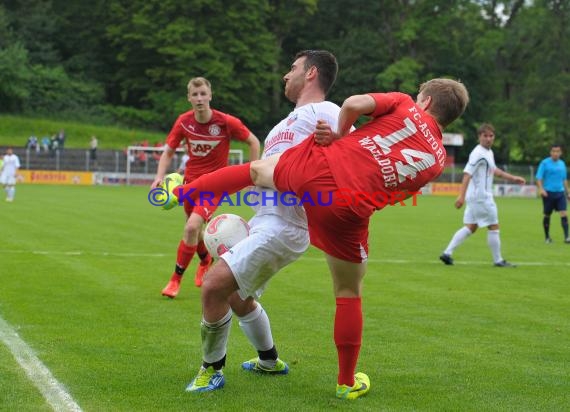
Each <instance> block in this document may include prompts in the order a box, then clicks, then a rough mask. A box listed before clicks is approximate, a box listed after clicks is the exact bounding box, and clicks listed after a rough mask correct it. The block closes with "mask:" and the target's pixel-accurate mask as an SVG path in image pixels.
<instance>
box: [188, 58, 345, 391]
mask: <svg viewBox="0 0 570 412" xmlns="http://www.w3.org/2000/svg"><path fill="white" fill-rule="evenodd" d="M337 72H338V64H337V61H336V58H335V57H334V55H332V54H331V53H329V52H328V51H325V50H305V51H302V52H299V53H297V55H296V56H295V60H294V62H293V64H292V65H291V69H290V71H289V72H288V73H287V74H286V75H285V76H284V77H283V80H284V82H285V96H286V97H287V98H288V99H289V100H290V101H291V102H293V103H295V105H296V106H295V109H294V110H293V111H292V112H291V113H289V115H288V116H287V117H286V118H284V119H283V120H282V121H281V122H279V124H277V125H276V126H275V127H274V128H273V129H272V130H271V131H270V132H269V134H268V135H267V138H266V140H265V147H264V152H263V157H268V156H271V155H274V154H276V153H282V152H284V151H285V150H287V149H288V148H290V147H293V146H296V145H297V144H299V143H300V142H302V141H303V140H304V139H305V138H306V137H307V136H309V135H310V134H311V133H313V131H314V130H315V126H316V124H317V122H319V121H326V122H327V123H328V124H330V125H331V127H336V125H337V121H338V114H339V111H340V108H339V107H338V106H337V105H336V104H334V103H331V102H328V101H325V97H326V94H327V93H328V91H329V90H330V88H331V87H332V85H333V83H334V81H335V79H336V74H337ZM253 190H254V191H255V192H257V193H258V195H257V196H256V197H255V195H254V196H249V202H251V203H252V204H254V205H255V206H254V208H255V210H256V213H255V216H254V217H253V218H252V219H251V220H250V222H249V223H250V227H251V231H250V235H249V237H247V238H246V239H244V240H243V241H241V242H240V243H238V244H237V245H236V246H234V247H233V248H232V249H231V250H230V251H229V252H227V253H225V254H223V255H222V256H221V259H219V260H218V262H217V263H216V264H215V265H214V266H213V267H212V268H211V269H210V270H209V271H208V273H207V275H206V276H205V278H204V283H203V285H202V308H203V319H202V324H201V333H202V355H203V362H202V366H201V368H200V370H199V372H198V374H197V375H196V377H195V378H194V379H193V380H192V381H191V382H190V384H189V385H188V387H187V388H186V390H187V391H188V392H209V391H213V390H216V389H221V388H222V387H223V386H224V383H225V381H224V375H223V372H222V368H223V366H224V365H225V361H226V346H227V340H228V336H229V332H230V327H231V318H232V311H233V313H235V314H236V315H237V317H238V319H239V325H240V326H241V328H242V330H243V331H244V333H245V334H246V336H247V337H248V338H249V340H250V342H252V344H253V345H254V346H255V348H256V349H257V352H258V356H257V357H255V358H253V359H251V360H249V361H246V362H244V363H243V364H242V368H243V369H245V370H247V371H253V372H259V373H265V374H286V373H288V371H289V367H288V366H287V364H286V363H285V362H283V361H282V360H281V359H279V358H278V354H277V350H276V348H275V345H274V343H273V337H272V334H271V327H270V324H269V318H268V316H267V313H266V312H265V311H264V309H263V308H262V306H261V305H260V304H259V302H257V299H259V297H260V296H261V293H262V292H263V290H264V289H265V287H266V284H267V282H268V281H269V279H271V277H272V276H273V275H275V274H276V273H277V272H278V271H279V270H280V269H281V268H283V267H285V266H286V265H288V264H289V263H292V262H294V261H295V260H297V259H298V258H299V257H300V256H301V255H302V254H303V252H305V250H306V249H307V248H308V247H309V233H308V229H307V218H306V215H305V211H304V209H303V208H302V207H300V206H287V205H285V204H283V202H281V201H280V196H281V194H280V193H279V192H277V191H275V190H273V189H265V188H260V187H255V188H253ZM251 193H252V192H251V191H250V194H251Z"/></svg>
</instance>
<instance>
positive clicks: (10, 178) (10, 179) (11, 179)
mask: <svg viewBox="0 0 570 412" xmlns="http://www.w3.org/2000/svg"><path fill="white" fill-rule="evenodd" d="M0 184H1V185H7V186H14V185H15V184H16V175H9V174H8V173H2V175H0Z"/></svg>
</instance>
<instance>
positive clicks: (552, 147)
mask: <svg viewBox="0 0 570 412" xmlns="http://www.w3.org/2000/svg"><path fill="white" fill-rule="evenodd" d="M555 147H559V148H560V150H562V145H561V144H560V143H552V144H551V145H550V148H551V149H554V148H555Z"/></svg>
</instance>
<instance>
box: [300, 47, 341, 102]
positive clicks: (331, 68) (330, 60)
mask: <svg viewBox="0 0 570 412" xmlns="http://www.w3.org/2000/svg"><path fill="white" fill-rule="evenodd" d="M300 57H305V58H306V59H305V67H304V69H305V70H309V69H310V68H311V66H315V67H316V68H317V71H318V72H319V85H320V86H321V88H322V89H323V91H324V92H325V94H327V93H328V92H329V90H330V89H331V87H332V86H333V84H334V82H335V80H336V75H337V73H338V62H337V61H336V57H335V56H334V54H332V53H331V52H329V51H327V50H303V51H300V52H299V53H297V54H296V55H295V60H297V59H298V58H300Z"/></svg>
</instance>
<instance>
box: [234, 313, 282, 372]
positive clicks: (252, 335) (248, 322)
mask: <svg viewBox="0 0 570 412" xmlns="http://www.w3.org/2000/svg"><path fill="white" fill-rule="evenodd" d="M256 304H257V307H256V308H255V309H254V310H253V311H251V312H250V313H248V314H247V315H245V316H243V317H240V318H239V326H240V327H241V329H242V330H243V333H244V334H245V336H247V338H248V339H249V341H250V342H251V344H252V345H253V346H255V349H256V350H257V351H267V350H269V349H271V348H273V335H272V334H271V325H270V324H269V317H268V316H267V313H266V312H265V310H263V307H261V305H260V304H259V302H256ZM259 362H260V363H261V365H262V366H264V367H266V368H273V367H274V366H275V362H276V361H271V360H261V359H260V360H259Z"/></svg>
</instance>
